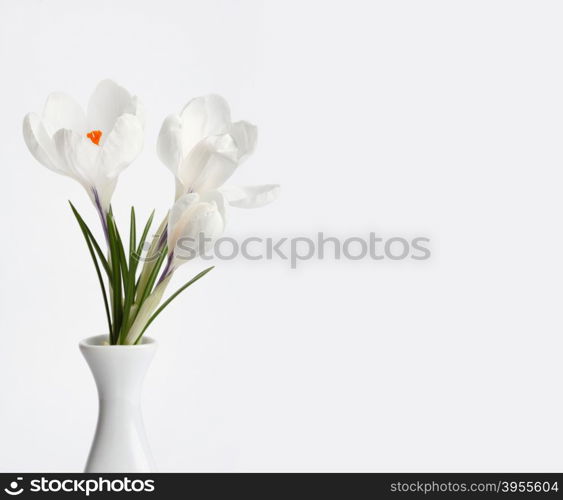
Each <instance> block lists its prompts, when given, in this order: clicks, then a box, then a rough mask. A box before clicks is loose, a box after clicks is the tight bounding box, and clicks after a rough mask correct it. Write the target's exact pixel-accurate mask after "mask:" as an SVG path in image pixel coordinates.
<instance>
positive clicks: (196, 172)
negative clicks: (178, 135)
mask: <svg viewBox="0 0 563 500" xmlns="http://www.w3.org/2000/svg"><path fill="white" fill-rule="evenodd" d="M236 156H237V149H236V145H235V143H234V141H233V139H232V138H231V136H230V135H228V134H226V135H222V136H214V137H209V138H207V139H204V140H202V141H201V142H200V143H199V144H197V146H196V147H194V148H193V149H192V151H191V153H190V154H189V155H188V156H187V157H186V158H185V159H184V161H183V162H182V164H181V165H180V168H179V169H178V178H179V179H180V181H181V182H182V184H183V185H184V187H185V188H186V191H190V190H191V191H198V192H204V191H208V190H212V189H216V188H218V187H219V186H221V185H222V184H223V183H224V182H225V181H226V180H227V179H228V178H229V177H230V176H231V175H232V174H233V172H234V171H235V169H236V167H237V161H236Z"/></svg>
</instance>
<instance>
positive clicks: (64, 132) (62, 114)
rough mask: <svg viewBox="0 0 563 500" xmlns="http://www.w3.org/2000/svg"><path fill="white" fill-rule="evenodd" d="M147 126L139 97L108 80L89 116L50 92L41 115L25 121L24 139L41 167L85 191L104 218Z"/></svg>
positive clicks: (94, 96)
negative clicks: (118, 183)
mask: <svg viewBox="0 0 563 500" xmlns="http://www.w3.org/2000/svg"><path fill="white" fill-rule="evenodd" d="M143 126H144V123H143V117H142V107H141V105H140V103H139V101H138V99H137V97H134V96H131V94H130V93H129V92H128V91H127V90H126V89H124V88H123V87H120V86H119V85H117V84H116V83H115V82H113V81H111V80H104V81H102V82H100V83H99V84H98V86H97V87H96V89H95V90H94V93H93V94H92V96H91V98H90V101H89V103H88V108H87V111H86V113H85V112H84V110H83V109H82V108H81V107H80V106H79V105H78V104H77V103H76V101H75V100H74V99H72V98H71V97H70V96H68V95H66V94H63V93H53V94H51V95H50V96H49V97H48V98H47V102H46V104H45V108H44V109H43V113H42V114H41V115H39V114H37V113H29V114H28V115H27V116H26V117H25V119H24V122H23V136H24V139H25V143H26V144H27V147H28V148H29V150H30V151H31V154H32V155H33V156H34V157H35V159H36V160H37V161H39V163H41V164H43V165H44V166H46V167H47V168H49V169H51V170H53V171H54V172H57V173H59V174H62V175H66V176H68V177H72V178H73V179H75V180H77V181H78V182H79V183H80V184H81V185H82V186H83V187H84V188H85V189H86V191H87V192H88V195H89V196H90V198H91V199H92V201H93V202H94V204H95V205H96V208H97V209H98V211H99V212H100V215H101V216H102V218H103V217H104V216H105V214H106V213H107V211H108V210H109V205H110V200H111V197H112V194H113V191H114V189H115V186H116V183H117V177H118V175H119V174H120V173H121V171H123V169H125V168H126V167H127V166H128V165H129V164H130V163H131V162H132V161H133V160H134V159H135V158H136V157H137V155H138V154H139V153H140V151H141V149H142V146H143Z"/></svg>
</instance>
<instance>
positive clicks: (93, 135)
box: [86, 130, 102, 146]
mask: <svg viewBox="0 0 563 500" xmlns="http://www.w3.org/2000/svg"><path fill="white" fill-rule="evenodd" d="M86 137H88V139H90V140H91V141H92V142H93V143H94V144H95V145H96V146H98V145H99V144H100V138H101V137H102V131H101V130H92V132H88V133H87V134H86Z"/></svg>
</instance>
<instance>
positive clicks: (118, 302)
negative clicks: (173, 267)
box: [107, 213, 123, 344]
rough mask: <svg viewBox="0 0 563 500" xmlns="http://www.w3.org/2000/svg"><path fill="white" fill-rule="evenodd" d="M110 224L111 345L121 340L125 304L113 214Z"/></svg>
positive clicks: (108, 220) (110, 216)
mask: <svg viewBox="0 0 563 500" xmlns="http://www.w3.org/2000/svg"><path fill="white" fill-rule="evenodd" d="M107 222H108V240H109V241H108V243H109V251H110V265H111V269H112V278H113V279H112V280H110V284H111V292H112V293H111V300H112V313H113V315H112V317H113V336H112V338H111V342H110V343H111V344H116V343H117V342H118V340H119V338H118V336H119V332H120V331H121V323H122V321H123V304H122V290H121V276H122V275H121V268H120V263H121V259H120V250H119V242H118V235H117V234H116V228H115V224H114V221H113V216H112V215H111V213H108V215H107Z"/></svg>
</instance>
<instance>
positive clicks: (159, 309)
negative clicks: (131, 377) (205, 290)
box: [135, 266, 215, 344]
mask: <svg viewBox="0 0 563 500" xmlns="http://www.w3.org/2000/svg"><path fill="white" fill-rule="evenodd" d="M214 267H215V266H211V267H208V268H207V269H205V270H204V271H201V273H199V274H197V275H196V276H194V277H193V278H192V279H191V280H190V281H188V282H187V283H186V284H185V285H183V286H181V287H180V288H178V290H176V291H175V292H174V293H173V294H172V295H170V297H168V299H166V300H165V301H164V302H163V303H162V305H161V306H160V307H159V308H158V309H157V310H156V311H155V313H154V314H153V315H152V316H151V317H150V319H149V320H148V321H147V323H146V325H145V327H144V328H143V330H142V331H141V334H140V335H139V336H138V337H137V339H136V340H135V344H138V343H139V340H141V337H142V336H143V334H144V333H145V330H146V329H147V328H148V327H149V325H150V324H151V323H152V322H153V321H154V320H155V319H156V317H157V316H158V315H159V314H160V313H161V312H162V311H163V310H164V309H165V308H166V306H168V304H170V302H172V301H173V300H174V299H175V298H176V297H177V296H178V295H180V294H181V293H182V292H183V291H184V290H185V289H186V288H188V287H189V286H190V285H193V284H194V283H195V282H196V281H197V280H199V279H200V278H203V277H204V276H205V275H206V274H207V273H208V272H209V271H211V270H212V269H213V268H214Z"/></svg>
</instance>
